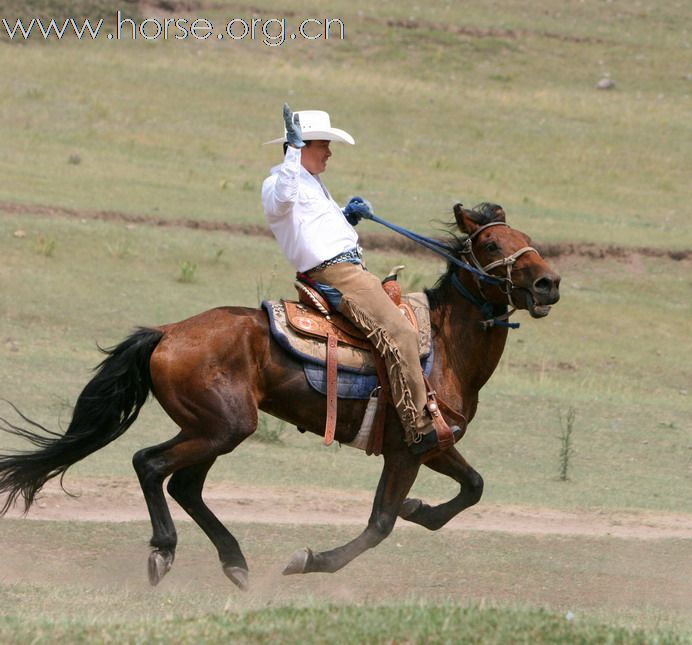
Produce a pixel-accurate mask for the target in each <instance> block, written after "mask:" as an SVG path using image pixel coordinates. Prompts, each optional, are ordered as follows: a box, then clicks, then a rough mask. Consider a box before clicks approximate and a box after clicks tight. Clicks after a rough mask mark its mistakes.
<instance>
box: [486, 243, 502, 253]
mask: <svg viewBox="0 0 692 645" xmlns="http://www.w3.org/2000/svg"><path fill="white" fill-rule="evenodd" d="M485 250H486V251H487V252H488V253H494V252H495V251H498V250H499V247H498V246H497V244H496V243H495V242H487V243H486V244H485Z"/></svg>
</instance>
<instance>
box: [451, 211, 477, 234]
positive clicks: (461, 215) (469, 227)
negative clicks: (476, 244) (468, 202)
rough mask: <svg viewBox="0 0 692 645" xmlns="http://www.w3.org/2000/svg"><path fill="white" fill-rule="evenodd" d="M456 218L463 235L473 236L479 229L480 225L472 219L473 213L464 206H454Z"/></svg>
mask: <svg viewBox="0 0 692 645" xmlns="http://www.w3.org/2000/svg"><path fill="white" fill-rule="evenodd" d="M454 218H455V219H456V221H457V226H458V227H459V230H460V231H461V232H462V233H466V234H467V235H472V234H473V232H474V231H475V230H476V229H477V228H478V224H476V222H474V221H473V219H472V217H471V211H469V210H467V209H466V208H464V207H463V205H462V204H454Z"/></svg>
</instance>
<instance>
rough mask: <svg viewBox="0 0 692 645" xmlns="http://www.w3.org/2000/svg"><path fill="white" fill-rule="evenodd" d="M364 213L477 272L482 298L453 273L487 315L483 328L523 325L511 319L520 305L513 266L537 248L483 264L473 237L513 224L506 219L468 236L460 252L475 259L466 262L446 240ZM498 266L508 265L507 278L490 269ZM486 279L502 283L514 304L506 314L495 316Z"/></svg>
mask: <svg viewBox="0 0 692 645" xmlns="http://www.w3.org/2000/svg"><path fill="white" fill-rule="evenodd" d="M364 217H365V219H370V220H372V221H373V222H377V223H378V224H382V225H383V226H386V227H387V228H389V229H391V230H392V231H394V232H395V233H399V234H400V235H403V236H404V237H407V238H408V239H410V240H413V241H414V242H416V243H417V244H420V245H421V246H424V247H425V248H427V249H429V250H430V251H432V252H433V253H437V254H438V255H440V256H442V257H443V258H445V259H446V260H447V261H448V262H450V263H451V264H453V265H455V266H457V267H459V268H461V269H464V270H465V271H468V272H469V273H471V274H472V275H473V277H474V279H475V281H476V284H477V285H478V289H479V291H480V293H481V296H482V299H481V298H477V297H476V296H474V295H473V294H472V293H471V292H470V291H469V290H468V289H467V288H466V287H465V286H464V285H463V284H462V283H461V280H459V278H458V277H457V275H456V273H453V274H452V286H453V287H454V288H455V289H456V290H457V291H458V292H459V293H460V294H461V295H462V296H463V297H464V298H466V300H468V301H469V302H470V303H472V304H474V305H476V307H478V308H479V309H480V310H481V312H482V314H483V315H484V316H485V317H486V319H485V320H483V321H482V322H481V325H482V327H483V329H489V328H491V327H508V328H509V329H518V328H519V326H520V323H510V322H508V318H509V317H510V316H511V315H512V314H513V313H514V312H515V311H516V306H515V305H514V302H512V289H513V288H514V284H513V283H512V267H513V266H514V263H515V262H516V261H517V260H518V259H519V258H520V257H521V256H522V255H524V253H529V252H533V253H538V251H536V249H534V248H533V247H532V246H524V247H522V248H521V249H519V250H518V251H515V252H514V253H512V254H511V255H508V256H507V257H505V258H502V259H501V260H495V261H494V262H490V263H489V264H486V265H485V266H483V265H482V264H481V263H480V262H479V261H478V258H476V255H475V254H474V252H473V240H474V239H475V238H476V236H477V235H478V234H479V233H480V232H481V231H484V230H485V229H486V228H490V227H491V226H509V224H506V223H505V222H490V223H489V224H485V225H484V226H481V227H480V228H478V229H476V230H475V231H474V232H473V233H472V234H471V235H469V236H468V237H467V238H466V239H465V240H464V245H463V247H462V248H461V251H460V253H461V254H462V255H468V256H470V258H471V263H469V262H466V261H465V260H460V259H459V258H457V257H455V256H454V255H452V253H453V252H454V251H455V249H454V248H453V247H452V246H450V245H449V244H445V243H444V242H440V241H438V240H435V239H433V238H431V237H426V236H424V235H420V234H419V233H414V232H413V231H409V230H408V229H406V228H404V227H403V226H398V225H397V224H392V223H391V222H388V221H386V220H383V219H382V218H380V217H378V216H377V215H374V214H373V215H368V216H364ZM497 267H506V269H507V277H506V278H505V277H502V278H500V277H498V276H494V275H491V274H490V273H488V272H489V271H490V270H491V269H495V268H497ZM483 282H485V283H487V284H490V285H495V286H498V287H500V290H501V291H502V293H504V294H505V296H506V297H507V302H508V304H509V305H510V307H511V309H510V310H509V311H508V312H507V313H506V314H504V315H502V316H495V315H494V313H493V306H492V304H491V303H490V302H489V301H488V300H487V298H486V297H485V294H484V293H483V285H482V283H483ZM503 287H504V288H503Z"/></svg>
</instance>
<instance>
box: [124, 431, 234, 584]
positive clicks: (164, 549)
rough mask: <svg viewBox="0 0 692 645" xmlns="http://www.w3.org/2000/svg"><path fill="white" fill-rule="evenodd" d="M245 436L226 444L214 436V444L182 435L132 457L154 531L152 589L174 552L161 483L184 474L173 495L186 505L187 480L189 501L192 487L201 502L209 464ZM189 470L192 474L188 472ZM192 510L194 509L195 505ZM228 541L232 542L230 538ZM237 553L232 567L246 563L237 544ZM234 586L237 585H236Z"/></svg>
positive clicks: (174, 541) (150, 569) (172, 528)
mask: <svg viewBox="0 0 692 645" xmlns="http://www.w3.org/2000/svg"><path fill="white" fill-rule="evenodd" d="M245 436H247V435H246V434H239V435H231V437H229V438H227V440H226V441H221V440H218V435H217V441H215V442H212V441H210V440H209V438H208V437H199V436H197V437H191V436H190V434H189V433H186V432H185V431H182V432H181V433H180V434H179V435H178V436H177V437H175V438H173V439H171V440H170V441H166V442H165V443H162V444H159V445H157V446H152V447H151V448H145V449H144V450H140V451H139V452H137V453H135V455H134V457H133V458H132V463H133V465H134V467H135V471H136V472H137V476H138V477H139V482H140V485H141V487H142V492H143V493H144V498H145V500H146V503H147V508H148V509H149V516H150V518H151V525H152V530H153V533H152V538H151V542H150V544H151V546H152V547H153V550H152V552H151V554H150V555H149V563H148V572H149V582H151V584H152V585H156V584H158V583H159V582H160V581H161V578H163V576H165V575H166V573H168V571H169V570H170V568H171V565H172V564H173V560H174V558H175V548H176V545H177V535H176V532H175V526H174V525H173V519H172V518H171V514H170V511H169V509H168V504H167V503H166V498H165V496H164V494H163V481H164V480H165V479H166V477H168V475H170V474H171V473H175V472H177V471H183V474H182V475H180V478H179V483H178V484H177V485H174V487H173V488H174V490H175V491H176V495H178V496H180V497H181V498H182V499H183V500H185V501H186V502H187V501H188V497H187V496H186V495H185V493H183V492H181V491H182V488H183V482H185V480H186V479H187V478H190V479H191V481H192V490H193V492H192V493H190V499H193V500H194V498H195V493H194V487H195V486H199V488H200V494H197V497H199V498H200V499H201V486H202V484H203V483H204V476H206V472H207V471H208V470H209V468H210V467H211V464H212V463H214V460H215V459H216V457H217V456H218V455H219V454H221V453H224V452H230V451H231V450H232V449H233V448H235V447H236V446H237V445H238V444H239V443H240V442H241V441H242V440H243V439H244V438H245ZM196 467H199V470H195V468H196ZM190 468H191V470H189V471H188V469H190ZM186 471H187V472H186ZM192 506H193V508H196V506H195V502H194V501H193V503H192ZM201 517H202V518H203V521H207V522H208V516H206V515H204V514H202V516H201ZM214 519H216V518H214ZM217 521H218V520H217ZM202 528H203V529H204V528H205V527H204V526H202ZM205 530H206V529H205ZM210 537H211V536H210ZM231 539H233V538H232V537H231ZM217 548H218V547H217ZM236 549H237V551H238V557H235V558H232V559H231V561H232V562H234V563H235V562H238V563H239V564H241V563H244V562H245V560H244V558H243V556H242V554H241V553H240V549H239V547H238V546H237V543H236ZM245 569H247V566H245ZM234 582H235V581H234ZM236 584H238V583H237V582H236Z"/></svg>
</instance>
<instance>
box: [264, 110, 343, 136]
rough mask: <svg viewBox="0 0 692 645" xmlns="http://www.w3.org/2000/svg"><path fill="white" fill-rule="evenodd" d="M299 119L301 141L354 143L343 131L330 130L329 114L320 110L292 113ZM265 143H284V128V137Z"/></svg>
mask: <svg viewBox="0 0 692 645" xmlns="http://www.w3.org/2000/svg"><path fill="white" fill-rule="evenodd" d="M294 114H297V115H298V117H299V118H300V129H301V130H302V131H303V141H315V140H317V139H322V140H326V141H341V142H343V143H350V144H351V145H353V144H354V143H355V141H354V140H353V137H352V136H351V135H350V134H349V133H348V132H346V131H344V130H339V128H332V124H331V121H330V120H329V114H328V113H327V112H323V111H322V110H301V111H300V112H294ZM266 143H286V129H285V128H284V136H283V137H279V138H278V139H272V140H271V141H265V144H266Z"/></svg>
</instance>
